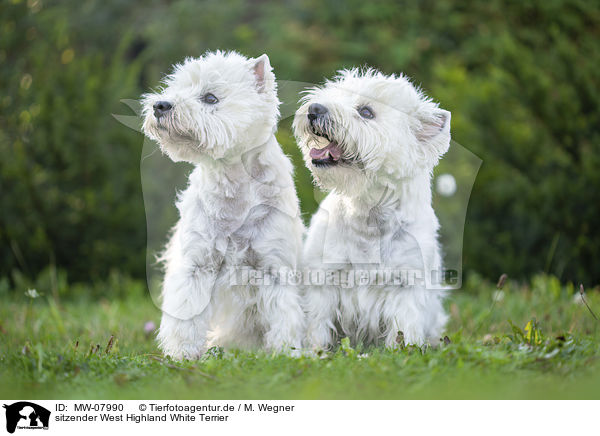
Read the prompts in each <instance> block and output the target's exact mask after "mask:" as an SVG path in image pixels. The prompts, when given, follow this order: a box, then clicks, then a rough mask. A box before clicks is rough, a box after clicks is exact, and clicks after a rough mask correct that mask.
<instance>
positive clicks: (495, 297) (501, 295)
mask: <svg viewBox="0 0 600 436" xmlns="http://www.w3.org/2000/svg"><path fill="white" fill-rule="evenodd" d="M492 300H494V301H496V302H498V303H499V302H500V301H502V300H504V291H494V293H493V294H492Z"/></svg>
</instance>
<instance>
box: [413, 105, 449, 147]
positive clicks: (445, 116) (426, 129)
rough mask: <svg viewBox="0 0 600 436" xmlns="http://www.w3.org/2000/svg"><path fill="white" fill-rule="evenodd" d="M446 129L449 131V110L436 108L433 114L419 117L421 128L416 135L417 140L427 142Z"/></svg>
mask: <svg viewBox="0 0 600 436" xmlns="http://www.w3.org/2000/svg"><path fill="white" fill-rule="evenodd" d="M446 131H450V112H448V111H447V110H444V109H439V108H437V109H436V110H435V111H434V112H433V114H428V115H427V116H426V117H423V118H421V128H420V129H419V130H418V131H417V132H416V136H417V139H418V140H419V141H421V142H424V143H427V142H430V141H431V140H433V139H434V138H435V137H436V136H438V135H439V134H441V133H443V132H446Z"/></svg>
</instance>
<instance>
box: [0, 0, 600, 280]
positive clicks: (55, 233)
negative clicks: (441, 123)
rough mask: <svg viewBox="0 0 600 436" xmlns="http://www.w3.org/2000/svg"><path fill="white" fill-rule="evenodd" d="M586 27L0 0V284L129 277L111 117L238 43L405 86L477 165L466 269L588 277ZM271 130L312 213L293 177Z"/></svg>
mask: <svg viewBox="0 0 600 436" xmlns="http://www.w3.org/2000/svg"><path fill="white" fill-rule="evenodd" d="M599 32H600V7H599V4H598V2H595V1H593V2H585V1H583V0H547V1H534V2H518V1H500V0H491V1H488V2H466V3H456V2H450V1H421V2H405V1H401V2H397V1H392V0H386V1H372V2H364V1H360V0H350V1H340V0H318V1H317V0H305V1H280V2H276V1H257V0H254V1H248V2H242V1H240V0H233V1H230V2H222V1H216V0H209V1H205V2H194V1H191V0H177V1H169V2H166V1H158V0H150V1H147V2H144V3H143V4H136V5H133V4H132V3H130V2H127V1H124V0H106V1H99V0H92V1H86V2H84V3H81V2H75V1H74V0H65V1H61V2H58V1H43V0H28V1H15V0H12V1H5V2H3V3H2V4H1V5H0V90H1V91H2V92H1V94H0V153H1V155H2V159H1V160H0V192H1V196H0V273H1V274H0V275H7V274H9V273H10V272H11V271H13V270H21V271H22V272H24V273H25V274H36V273H38V272H39V271H41V270H42V269H44V268H45V267H46V266H47V265H49V264H50V265H51V266H52V267H53V268H54V267H57V268H59V269H65V270H67V271H68V273H69V280H71V279H75V280H87V279H90V278H91V279H94V278H101V277H102V276H103V275H105V274H107V272H108V271H109V270H110V269H111V268H115V267H116V268H119V269H122V270H124V271H126V272H128V273H130V274H132V275H134V276H138V277H141V276H143V270H144V266H145V256H144V248H145V243H146V241H145V220H144V209H143V203H142V195H141V186H140V182H139V176H140V174H139V161H140V151H141V146H142V137H141V135H140V134H138V133H136V132H134V131H132V130H130V129H127V128H126V127H124V126H122V125H120V124H119V123H118V122H117V121H115V120H114V119H113V118H112V117H111V113H120V112H123V106H121V105H120V104H119V100H120V99H123V98H137V97H138V96H139V95H140V94H141V93H142V92H143V91H145V90H148V89H149V88H151V87H153V86H156V85H157V83H158V80H159V78H160V77H161V75H162V74H164V73H165V72H168V71H169V68H170V65H171V64H172V63H174V62H177V61H180V60H182V59H183V58H184V57H185V56H196V55H199V54H201V53H202V52H204V51H205V50H208V49H211V50H214V49H236V50H239V51H241V52H242V53H244V54H246V55H248V56H257V55H260V54H261V53H263V52H267V53H268V54H269V57H270V59H271V63H272V65H273V66H274V68H275V72H276V74H277V77H278V78H279V79H281V80H298V81H304V82H315V83H318V82H320V81H321V80H322V79H323V78H324V77H328V76H331V75H332V74H334V73H335V71H336V70H337V69H340V68H343V67H349V66H354V65H362V64H368V65H372V66H375V67H377V68H380V69H382V70H383V71H385V72H387V73H391V72H400V71H403V72H405V73H406V74H407V75H409V76H411V77H413V78H414V79H415V81H416V83H419V84H422V86H423V87H424V88H425V90H426V92H427V93H428V94H430V95H431V96H433V97H434V98H435V99H436V100H438V101H440V102H441V104H442V106H443V107H444V108H446V109H448V110H450V111H452V114H453V116H452V123H453V126H452V131H453V138H454V139H455V140H456V141H457V142H459V143H460V144H462V145H464V146H465V147H467V148H468V149H470V150H471V151H473V152H474V153H476V154H477V155H478V156H480V157H481V159H483V166H482V168H481V171H480V173H479V177H478V179H477V182H476V184H475V187H474V190H473V195H472V198H471V201H470V205H469V212H468V215H467V223H466V229H465V247H464V253H463V254H464V261H465V268H466V269H469V270H476V271H479V272H481V273H482V274H484V275H491V276H496V275H497V274H498V273H499V272H502V271H504V272H507V273H509V274H510V275H512V276H525V275H528V274H531V273H534V272H538V271H545V272H552V273H554V274H556V275H557V276H559V277H560V278H562V279H569V280H576V281H585V282H593V283H599V282H600V268H598V266H597V265H598V262H597V259H598V258H599V257H600V227H598V225H597V222H598V218H599V214H598V204H599V203H600V172H599V171H598V168H599V167H600V128H599V126H600V119H599V118H600V105H599V103H600V102H599V100H600V93H599V92H598V85H599V81H600V74H599V73H598V65H600V52H599V51H598V49H597V46H598V40H599V38H598V37H599ZM286 126H287V125H284V126H283V127H282V128H284V129H285V128H286ZM279 136H280V137H281V138H283V139H282V142H283V143H284V147H285V149H286V152H287V153H289V154H290V155H292V157H293V158H294V162H295V163H296V167H297V170H296V171H297V180H298V189H299V195H300V197H301V200H302V206H303V211H304V212H305V214H306V215H310V213H312V212H313V211H314V208H315V207H316V202H315V200H314V195H313V189H312V186H311V185H310V183H309V180H310V178H309V175H308V174H307V173H306V170H305V169H304V168H303V167H302V166H301V160H300V159H298V157H297V152H296V149H295V145H294V143H293V140H291V137H290V136H289V133H288V132H287V131H285V132H282V133H281V134H280V135H279Z"/></svg>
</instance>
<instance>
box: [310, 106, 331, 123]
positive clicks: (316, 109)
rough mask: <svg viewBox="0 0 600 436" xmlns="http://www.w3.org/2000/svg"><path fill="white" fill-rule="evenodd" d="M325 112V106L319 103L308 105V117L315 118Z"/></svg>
mask: <svg viewBox="0 0 600 436" xmlns="http://www.w3.org/2000/svg"><path fill="white" fill-rule="evenodd" d="M326 113H327V108H326V107H325V106H323V105H322V104H319V103H313V104H311V105H310V106H309V107H308V119H309V120H310V121H312V120H316V119H317V118H319V117H322V116H323V115H325V114H326Z"/></svg>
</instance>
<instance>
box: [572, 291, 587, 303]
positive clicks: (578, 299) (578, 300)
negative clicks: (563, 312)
mask: <svg viewBox="0 0 600 436" xmlns="http://www.w3.org/2000/svg"><path fill="white" fill-rule="evenodd" d="M583 298H585V294H583ZM583 298H581V294H580V293H579V292H576V293H575V295H573V304H576V305H577V306H583V304H584V303H583Z"/></svg>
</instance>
